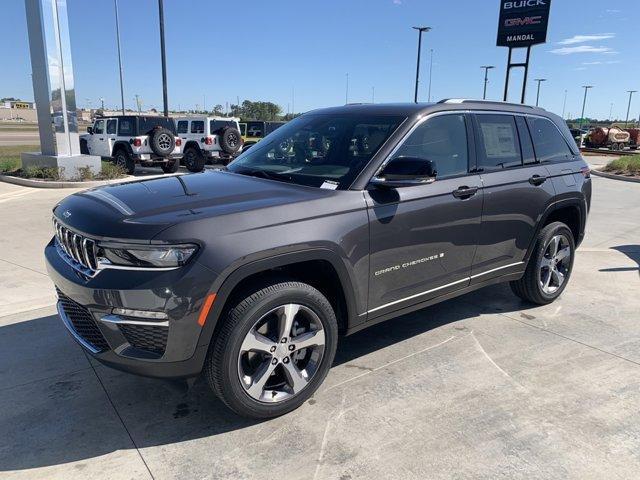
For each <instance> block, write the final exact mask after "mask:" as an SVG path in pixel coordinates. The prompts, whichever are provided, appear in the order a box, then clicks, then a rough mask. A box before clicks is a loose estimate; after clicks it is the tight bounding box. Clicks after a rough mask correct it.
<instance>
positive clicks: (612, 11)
mask: <svg viewBox="0 0 640 480" xmlns="http://www.w3.org/2000/svg"><path fill="white" fill-rule="evenodd" d="M605 12H607V13H620V12H622V10H617V9H615V8H610V9H607V10H605Z"/></svg>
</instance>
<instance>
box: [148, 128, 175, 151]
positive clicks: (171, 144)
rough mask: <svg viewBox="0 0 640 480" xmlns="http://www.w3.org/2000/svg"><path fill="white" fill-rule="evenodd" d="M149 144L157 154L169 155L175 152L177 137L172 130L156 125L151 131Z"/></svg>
mask: <svg viewBox="0 0 640 480" xmlns="http://www.w3.org/2000/svg"><path fill="white" fill-rule="evenodd" d="M149 146H150V147H151V150H152V151H153V153H155V154H156V155H158V156H160V157H168V156H169V155H171V153H173V149H174V148H175V146H176V139H175V137H174V136H173V133H171V130H168V129H166V128H164V127H156V128H154V129H153V130H152V131H151V132H150V133H149Z"/></svg>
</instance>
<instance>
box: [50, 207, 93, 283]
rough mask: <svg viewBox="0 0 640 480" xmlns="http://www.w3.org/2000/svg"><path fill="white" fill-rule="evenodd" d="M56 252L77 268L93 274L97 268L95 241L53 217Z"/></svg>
mask: <svg viewBox="0 0 640 480" xmlns="http://www.w3.org/2000/svg"><path fill="white" fill-rule="evenodd" d="M53 229H54V231H55V232H56V247H57V248H58V252H60V254H61V255H62V256H63V257H64V258H65V260H67V262H69V263H70V264H71V266H73V267H74V268H76V269H77V270H80V271H81V272H82V273H84V274H87V275H90V276H93V275H94V274H95V272H96V270H97V268H98V261H97V259H96V250H97V249H96V242H95V241H94V240H92V239H90V238H87V237H85V236H83V235H80V234H78V233H76V232H74V231H73V230H71V229H69V228H67V227H65V226H64V225H62V224H61V223H60V222H59V221H58V219H57V218H55V217H53Z"/></svg>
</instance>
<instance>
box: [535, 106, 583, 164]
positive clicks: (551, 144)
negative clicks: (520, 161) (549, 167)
mask: <svg viewBox="0 0 640 480" xmlns="http://www.w3.org/2000/svg"><path fill="white" fill-rule="evenodd" d="M527 122H528V123H529V129H530V131H531V136H532V137H533V148H534V149H535V152H536V158H537V159H538V161H539V162H561V161H563V160H566V159H567V158H569V157H570V156H571V155H572V152H571V149H570V148H569V145H567V142H566V141H565V139H564V137H563V136H562V134H561V133H560V132H559V131H558V128H557V127H556V126H555V125H554V124H553V123H551V121H550V120H547V119H546V118H534V117H529V118H527Z"/></svg>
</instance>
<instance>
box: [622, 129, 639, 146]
mask: <svg viewBox="0 0 640 480" xmlns="http://www.w3.org/2000/svg"><path fill="white" fill-rule="evenodd" d="M624 131H625V132H628V133H629V136H630V139H629V147H630V148H631V149H632V150H637V149H638V146H640V128H625V129H624Z"/></svg>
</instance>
